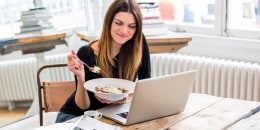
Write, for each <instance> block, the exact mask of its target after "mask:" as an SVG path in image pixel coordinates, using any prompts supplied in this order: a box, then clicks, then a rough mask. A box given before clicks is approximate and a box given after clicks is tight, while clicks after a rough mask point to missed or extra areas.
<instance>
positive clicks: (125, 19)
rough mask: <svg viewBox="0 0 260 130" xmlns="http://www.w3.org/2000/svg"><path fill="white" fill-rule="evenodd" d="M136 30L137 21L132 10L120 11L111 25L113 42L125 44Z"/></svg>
mask: <svg viewBox="0 0 260 130" xmlns="http://www.w3.org/2000/svg"><path fill="white" fill-rule="evenodd" d="M135 31H136V21H135V18H134V15H133V14H132V13H130V12H118V13H117V14H116V15H115V17H114V19H113V21H112V25H111V31H110V33H111V36H112V39H113V41H112V42H113V43H116V44H120V45H122V44H124V43H125V42H127V41H128V40H130V39H131V38H132V37H133V35H134V33H135Z"/></svg>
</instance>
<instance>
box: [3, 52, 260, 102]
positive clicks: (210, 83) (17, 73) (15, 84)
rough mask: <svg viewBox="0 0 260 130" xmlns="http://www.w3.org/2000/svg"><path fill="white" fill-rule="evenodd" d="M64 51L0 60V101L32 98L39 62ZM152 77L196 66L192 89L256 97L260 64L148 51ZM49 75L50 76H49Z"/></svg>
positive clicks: (60, 59)
mask: <svg viewBox="0 0 260 130" xmlns="http://www.w3.org/2000/svg"><path fill="white" fill-rule="evenodd" d="M66 55H67V54H63V55H55V56H46V57H45V58H44V59H43V60H42V61H41V62H40V63H39V60H37V61H36V59H35V58H31V59H26V60H19V61H12V62H0V77H1V78H0V102H3V101H7V102H12V101H24V100H32V99H33V98H34V96H35V92H37V83H36V72H37V69H38V68H39V66H41V65H42V64H53V63H67V59H66ZM151 65H152V77H155V76H160V75H164V74H168V73H176V72H181V71H186V70H193V69H197V70H198V73H197V77H196V80H195V83H194V86H193V89H192V91H193V92H196V93H205V94H211V95H215V96H221V97H229V98H237V99H245V100H252V101H260V65H259V64H252V63H246V62H238V61H230V60H223V59H213V58H206V57H199V56H191V55H184V54H168V53H167V54H152V55H151ZM51 75H52V76H51ZM43 78H45V79H44V80H74V76H73V74H72V73H71V72H69V71H68V70H67V69H66V68H62V69H55V70H51V71H48V72H44V77H43Z"/></svg>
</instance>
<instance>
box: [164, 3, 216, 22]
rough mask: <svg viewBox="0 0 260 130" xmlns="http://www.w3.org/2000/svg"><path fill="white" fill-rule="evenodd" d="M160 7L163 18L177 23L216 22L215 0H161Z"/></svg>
mask: <svg viewBox="0 0 260 130" xmlns="http://www.w3.org/2000/svg"><path fill="white" fill-rule="evenodd" d="M159 9H160V12H161V18H162V19H163V20H170V21H173V22H174V23H176V24H192V25H194V24H195V25H196V26H214V24H215V0H200V1H199V2H198V1H196V0H159Z"/></svg>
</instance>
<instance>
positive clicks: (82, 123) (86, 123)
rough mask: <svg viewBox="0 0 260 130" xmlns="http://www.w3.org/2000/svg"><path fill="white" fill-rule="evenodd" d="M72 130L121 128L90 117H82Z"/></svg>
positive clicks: (117, 129)
mask: <svg viewBox="0 0 260 130" xmlns="http://www.w3.org/2000/svg"><path fill="white" fill-rule="evenodd" d="M70 130H120V127H118V126H114V125H110V124H107V123H104V122H102V121H99V120H97V119H93V118H91V117H88V116H82V117H81V118H80V119H79V120H78V121H77V122H76V123H75V124H74V125H73V126H72V127H71V129H70Z"/></svg>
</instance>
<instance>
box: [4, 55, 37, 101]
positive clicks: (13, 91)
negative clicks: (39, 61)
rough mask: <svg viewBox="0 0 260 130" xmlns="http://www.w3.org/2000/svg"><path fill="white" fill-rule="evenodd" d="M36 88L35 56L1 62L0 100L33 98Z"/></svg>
mask: <svg viewBox="0 0 260 130" xmlns="http://www.w3.org/2000/svg"><path fill="white" fill-rule="evenodd" d="M36 89H37V88H36V60H35V58H30V59H25V60H16V61H9V62H0V101H24V100H32V99H33V96H34V92H35V91H36Z"/></svg>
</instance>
